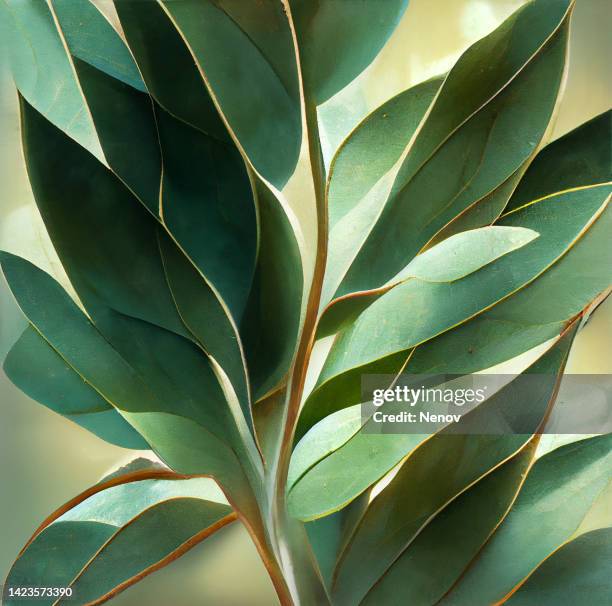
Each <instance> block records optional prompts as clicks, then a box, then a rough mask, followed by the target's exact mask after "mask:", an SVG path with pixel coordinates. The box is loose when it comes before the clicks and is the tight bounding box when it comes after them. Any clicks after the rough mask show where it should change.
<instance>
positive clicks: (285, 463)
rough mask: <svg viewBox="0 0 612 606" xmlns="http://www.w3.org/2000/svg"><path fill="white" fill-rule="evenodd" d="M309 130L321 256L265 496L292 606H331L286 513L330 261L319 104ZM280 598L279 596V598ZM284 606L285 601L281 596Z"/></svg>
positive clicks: (301, 531) (302, 534)
mask: <svg viewBox="0 0 612 606" xmlns="http://www.w3.org/2000/svg"><path fill="white" fill-rule="evenodd" d="M305 115H306V131H307V136H308V150H309V155H310V164H311V172H312V180H313V186H314V193H315V203H316V211H317V252H316V257H315V265H314V271H313V277H312V282H311V286H310V291H309V294H308V302H307V305H306V312H305V316H304V324H303V326H302V332H301V335H300V340H299V344H298V349H297V353H296V356H295V360H294V364H293V367H292V372H291V376H290V379H289V382H288V386H287V397H286V399H285V403H286V406H285V411H284V415H283V418H282V420H281V427H280V428H279V429H280V430H281V431H280V432H279V433H280V435H281V439H280V441H279V443H278V446H277V451H276V456H275V457H274V461H273V462H272V465H271V467H270V468H269V474H270V480H269V483H268V490H267V494H268V496H269V499H270V501H269V510H268V518H267V523H268V525H269V526H270V528H269V530H270V531H271V532H272V542H273V543H274V545H275V551H276V557H277V558H278V561H279V563H280V566H281V568H282V570H283V574H284V576H285V581H286V582H287V584H288V585H289V590H290V591H291V593H292V598H293V603H295V604H304V605H307V606H310V605H311V604H312V605H314V604H316V605H319V604H320V605H324V604H329V603H330V601H329V597H328V595H327V590H326V589H325V585H324V582H323V580H322V578H321V575H320V571H319V569H318V565H317V563H316V560H315V557H314V554H313V553H312V550H311V548H310V543H309V542H308V538H307V536H306V530H305V528H304V526H303V524H302V523H301V522H300V521H298V520H294V519H292V518H291V516H290V515H289V513H288V511H287V503H286V490H287V475H288V471H289V462H290V459H291V451H292V447H293V440H294V436H295V428H296V425H297V420H298V416H299V412H300V405H301V400H302V395H303V392H304V383H305V380H306V372H307V369H308V363H309V361H310V355H311V352H312V347H313V344H314V340H315V331H316V327H317V321H318V312H319V303H320V299H321V291H322V288H323V277H324V274H325V265H326V262H327V232H328V225H327V208H326V200H325V166H324V163H323V156H322V153H321V144H320V140H319V128H318V120H317V108H316V104H315V103H313V102H312V101H309V100H308V99H306V100H305ZM279 597H281V596H279ZM281 601H282V597H281Z"/></svg>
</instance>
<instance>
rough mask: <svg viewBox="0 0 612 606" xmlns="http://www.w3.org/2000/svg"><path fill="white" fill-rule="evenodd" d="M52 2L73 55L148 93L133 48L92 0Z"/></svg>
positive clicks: (60, 0)
mask: <svg viewBox="0 0 612 606" xmlns="http://www.w3.org/2000/svg"><path fill="white" fill-rule="evenodd" d="M51 5H52V7H53V11H54V12H55V14H56V15H57V19H58V21H59V26H60V29H59V31H60V33H62V34H63V36H64V38H65V40H66V44H67V46H68V48H69V50H70V53H71V54H72V56H73V57H76V58H78V59H80V60H81V61H85V62H86V63H89V65H92V66H93V67H95V68H97V69H99V70H100V71H102V72H104V73H106V74H108V75H109V76H112V77H113V78H115V79H116V80H120V81H121V82H124V83H125V84H129V85H130V86H132V87H133V88H135V89H137V90H139V91H141V92H146V88H145V85H144V82H143V81H142V78H141V76H140V73H139V71H138V68H137V67H136V63H135V62H134V59H133V58H132V55H131V54H130V51H129V50H128V48H127V46H126V45H125V44H124V42H123V40H122V39H121V37H120V36H119V34H118V33H117V32H116V31H115V29H114V28H113V26H112V25H111V23H110V22H109V21H108V20H107V18H106V17H105V15H104V13H102V12H101V11H100V10H99V9H98V7H97V6H96V5H95V4H94V3H93V2H91V0H82V1H79V2H75V1H74V0H51Z"/></svg>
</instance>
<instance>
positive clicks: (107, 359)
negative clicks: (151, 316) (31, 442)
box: [0, 252, 248, 498]
mask: <svg viewBox="0 0 612 606" xmlns="http://www.w3.org/2000/svg"><path fill="white" fill-rule="evenodd" d="M0 265H1V266H2V270H3V272H4V275H5V277H6V279H7V282H8V284H9V287H10V288H11V291H12V292H13V295H14V296H15V298H16V299H17V303H18V304H19V306H20V307H21V309H22V311H23V313H24V315H25V316H26V317H27V318H28V320H29V321H30V323H31V324H32V325H33V326H34V328H35V329H36V330H37V332H39V333H40V334H41V335H42V336H43V337H44V338H45V340H46V341H47V343H49V345H50V346H51V347H53V349H54V350H55V351H56V352H57V353H58V354H59V355H60V356H61V357H62V358H63V359H64V360H65V361H66V363H67V364H68V365H69V366H70V367H71V368H72V369H74V371H75V372H76V373H77V374H78V375H79V376H81V377H82V378H83V380H85V381H86V382H87V383H88V384H89V385H91V386H92V387H93V388H94V389H95V390H96V391H97V392H98V393H100V394H101V395H102V396H103V397H104V398H105V399H106V400H107V401H108V402H109V403H110V404H112V405H113V406H114V407H115V408H116V409H117V410H118V411H119V412H120V414H121V415H122V416H123V417H124V418H125V419H126V420H127V421H128V422H129V423H130V425H132V426H133V427H134V428H135V429H136V430H137V431H138V433H140V434H141V435H142V436H143V438H144V439H145V440H146V441H147V442H148V443H149V444H150V446H151V447H152V448H153V450H154V451H155V452H156V453H157V454H158V455H159V456H160V458H161V459H162V460H163V461H165V462H166V463H167V464H168V466H169V467H170V468H171V469H174V470H175V471H177V472H179V473H184V474H208V475H211V476H213V477H215V478H217V479H219V481H220V482H222V483H223V484H224V488H225V489H226V490H227V491H228V492H229V493H230V494H232V495H233V496H234V498H240V495H243V494H244V490H245V484H244V482H245V479H244V475H243V472H242V469H241V468H240V465H239V464H238V461H237V459H236V456H235V454H234V452H233V451H232V450H231V449H230V447H229V446H228V445H227V444H226V443H225V442H224V441H222V440H220V439H219V438H218V437H216V436H215V435H214V434H213V433H212V432H211V431H210V429H208V428H207V427H206V426H205V425H203V424H202V423H205V422H207V421H208V422H210V423H211V424H213V423H215V422H216V423H217V425H216V426H214V427H215V429H216V428H219V425H223V426H224V427H223V428H224V429H226V431H229V430H230V429H231V428H230V427H227V423H226V422H225V419H224V418H223V417H225V416H226V413H225V408H223V407H217V408H216V409H213V410H207V409H206V407H202V406H199V405H198V403H197V402H193V401H190V400H188V399H182V398H180V397H179V394H172V396H170V394H169V393H166V392H163V391H160V390H159V389H158V388H157V387H158V385H157V384H156V383H155V381H154V380H152V379H151V377H150V376H147V377H146V380H145V379H143V377H142V376H141V375H140V374H139V372H137V370H135V369H134V368H133V367H132V366H130V364H129V363H128V362H126V360H125V359H124V358H123V357H122V356H121V355H119V353H118V352H117V351H116V350H115V349H114V348H113V347H112V346H111V345H110V344H109V342H108V341H107V340H106V339H105V338H104V337H103V336H102V335H101V334H100V333H99V332H98V331H97V329H96V327H95V326H94V325H93V324H92V323H91V322H90V321H89V320H88V318H87V317H86V316H85V315H84V314H83V313H82V312H81V310H80V309H79V308H78V307H77V306H76V305H75V304H74V303H73V301H72V300H71V299H70V297H69V296H68V295H67V294H66V293H65V291H64V290H63V289H62V288H61V286H60V285H59V284H58V283H57V282H55V280H53V278H51V276H49V275H48V274H46V273H45V272H43V271H41V270H40V269H38V268H36V267H35V266H34V265H32V264H31V263H29V262H28V261H25V260H24V259H21V258H19V257H16V256H14V255H11V254H9V253H5V252H2V253H0ZM168 334H171V333H168ZM176 338H180V337H176ZM134 346H135V347H137V346H138V343H136V344H135V345H134ZM148 347H149V349H152V346H151V345H149V346H148ZM151 355H153V354H151ZM165 362H166V364H169V363H172V364H173V365H174V366H175V367H176V366H184V365H183V360H182V359H180V358H179V359H173V358H172V357H169V358H168V359H166V360H165ZM152 370H155V368H154V367H152ZM198 370H200V369H198ZM193 372H194V371H193V369H192V368H190V367H189V366H186V367H184V368H183V375H184V376H183V377H182V378H183V379H184V380H185V381H187V380H188V379H189V377H190V376H191V373H193ZM158 382H159V379H158ZM166 390H168V388H167V387H166ZM206 395H207V396H208V395H209V394H206ZM216 417H221V418H220V419H219V418H217V419H216ZM232 437H233V436H231V435H230V436H229V439H231V438H232ZM246 498H248V495H247V497H246Z"/></svg>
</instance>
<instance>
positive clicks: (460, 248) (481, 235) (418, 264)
mask: <svg viewBox="0 0 612 606" xmlns="http://www.w3.org/2000/svg"><path fill="white" fill-rule="evenodd" d="M537 237H538V233H537V232H535V231H533V230H532V229H525V228H524V227H503V226H501V225H493V226H491V227H481V228H479V229H472V230H470V231H465V232H461V233H459V234H455V235H454V236H451V237H450V238H447V239H446V240H443V241H442V242H440V243H439V244H437V245H436V246H434V247H433V248H430V249H428V250H426V251H425V252H423V253H421V254H420V255H417V256H416V257H415V258H414V259H413V260H412V261H411V262H410V263H408V265H407V266H406V267H405V268H404V269H402V271H401V272H400V273H399V274H398V275H397V276H396V277H395V278H394V280H405V279H407V278H417V279H418V280H424V281H425V282H454V281H455V280H460V279H461V278H465V277H466V276H469V275H470V274H471V273H474V272H475V271H478V270H479V269H480V268H482V267H484V266H485V265H488V264H489V263H492V262H493V261H495V260H496V259H499V258H500V257H503V256H504V255H507V254H508V253H510V252H512V251H513V250H517V249H519V248H522V247H523V246H525V245H526V244H529V242H531V241H532V240H534V239H535V238H537Z"/></svg>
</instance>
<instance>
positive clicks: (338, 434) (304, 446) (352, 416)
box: [287, 405, 362, 489]
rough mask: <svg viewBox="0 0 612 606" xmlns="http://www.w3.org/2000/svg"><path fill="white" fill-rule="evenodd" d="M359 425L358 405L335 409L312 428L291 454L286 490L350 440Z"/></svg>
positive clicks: (360, 422)
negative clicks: (335, 410)
mask: <svg viewBox="0 0 612 606" xmlns="http://www.w3.org/2000/svg"><path fill="white" fill-rule="evenodd" d="M361 425H362V417H361V405H357V406H351V407H349V408H344V409H342V410H339V411H337V412H335V413H334V414H331V415H329V416H328V417H325V419H323V420H322V421H319V423H317V424H316V425H315V426H314V427H312V428H311V429H310V430H309V431H308V433H307V434H306V435H305V436H304V437H303V438H302V439H301V440H300V441H299V442H298V444H297V446H296V447H295V448H294V450H293V452H292V453H291V464H290V466H289V473H288V476H287V486H288V487H289V489H291V487H292V486H293V485H294V484H295V483H296V482H297V481H299V479H300V478H301V477H302V476H303V475H304V474H305V473H306V472H307V471H308V470H309V469H310V468H311V467H313V466H314V465H316V464H317V463H318V462H319V461H320V460H322V459H324V458H325V457H326V456H328V455H329V454H331V453H332V452H334V451H335V450H336V449H338V448H339V447H340V446H342V445H343V444H344V443H346V442H347V441H348V440H349V439H350V438H352V437H353V436H354V435H355V434H356V433H357V432H358V431H359V430H360V429H361Z"/></svg>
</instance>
